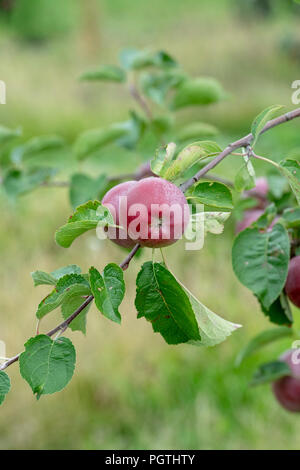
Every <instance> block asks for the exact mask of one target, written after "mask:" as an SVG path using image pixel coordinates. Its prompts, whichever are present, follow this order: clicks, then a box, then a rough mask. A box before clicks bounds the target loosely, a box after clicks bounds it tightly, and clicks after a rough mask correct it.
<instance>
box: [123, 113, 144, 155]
mask: <svg viewBox="0 0 300 470" xmlns="http://www.w3.org/2000/svg"><path fill="white" fill-rule="evenodd" d="M120 127H122V128H123V129H124V130H125V131H126V132H125V133H124V135H122V136H121V137H120V138H118V139H117V140H116V144H117V145H119V146H120V147H124V148H126V149H129V150H133V149H134V148H135V147H136V144H137V143H138V141H139V140H140V138H141V137H142V135H143V133H144V131H145V128H146V123H145V121H144V119H142V118H141V117H140V116H139V114H137V113H136V112H135V111H130V119H129V120H128V121H125V122H123V123H122V124H120Z"/></svg>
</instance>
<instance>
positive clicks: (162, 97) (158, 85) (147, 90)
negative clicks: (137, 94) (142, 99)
mask: <svg viewBox="0 0 300 470" xmlns="http://www.w3.org/2000/svg"><path fill="white" fill-rule="evenodd" d="M185 79H186V76H185V74H184V73H183V72H182V71H179V70H177V69H176V70H171V71H167V72H160V73H143V74H142V75H141V77H140V82H139V84H140V88H141V90H142V92H143V94H144V95H145V96H147V97H148V98H150V99H151V100H152V101H153V102H154V103H157V104H158V105H161V106H162V105H164V104H165V101H166V98H167V95H168V92H169V91H171V90H172V89H174V88H176V87H178V86H179V84H180V83H182V82H183V81H184V80H185Z"/></svg>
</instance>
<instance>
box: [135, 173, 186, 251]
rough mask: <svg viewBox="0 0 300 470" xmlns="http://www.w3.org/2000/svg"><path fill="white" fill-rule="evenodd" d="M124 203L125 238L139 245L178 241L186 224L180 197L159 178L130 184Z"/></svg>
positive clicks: (154, 245) (158, 244)
mask: <svg viewBox="0 0 300 470" xmlns="http://www.w3.org/2000/svg"><path fill="white" fill-rule="evenodd" d="M127 202H128V233H129V236H130V238H131V239H132V240H135V241H136V243H140V245H142V246H148V247H152V248H158V247H163V246H168V245H171V244H173V243H175V242H176V241H177V240H178V239H179V238H181V236H182V234H183V232H184V230H185V229H186V227H187V225H188V223H189V219H190V211H189V205H188V203H187V200H186V198H185V196H184V194H183V193H182V191H181V190H180V189H179V188H178V187H177V186H175V184H173V183H171V182H169V181H167V180H164V179H162V178H155V177H149V178H144V179H141V180H140V181H138V182H137V183H136V184H135V185H132V186H131V187H130V189H129V191H128V193H127Z"/></svg>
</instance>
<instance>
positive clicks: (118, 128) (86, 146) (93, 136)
mask: <svg viewBox="0 0 300 470" xmlns="http://www.w3.org/2000/svg"><path fill="white" fill-rule="evenodd" d="M126 134H128V129H127V128H126V126H124V124H123V123H119V124H114V125H112V126H110V127H107V128H104V129H91V130H88V131H85V132H83V133H82V134H80V135H79V137H78V138H77V140H76V141H75V144H74V152H75V155H76V157H77V158H78V159H79V160H83V159H85V158H87V157H89V156H91V155H92V154H93V153H95V152H97V151H98V150H100V149H101V148H103V147H104V146H105V145H108V144H111V143H113V142H116V141H117V140H118V139H120V137H122V136H124V135H126Z"/></svg>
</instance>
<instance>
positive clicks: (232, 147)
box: [180, 108, 300, 192]
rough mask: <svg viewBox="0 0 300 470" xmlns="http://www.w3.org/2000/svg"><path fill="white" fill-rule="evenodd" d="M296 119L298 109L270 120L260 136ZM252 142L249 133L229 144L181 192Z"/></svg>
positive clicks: (183, 186)
mask: <svg viewBox="0 0 300 470" xmlns="http://www.w3.org/2000/svg"><path fill="white" fill-rule="evenodd" d="M297 117H300V108H297V109H295V110H294V111H290V112H289V113H286V114H283V115H282V116H279V117H278V118H276V119H272V120H271V121H269V122H267V124H266V125H265V127H264V128H263V130H262V131H261V133H260V134H264V133H265V132H267V131H268V130H270V129H272V128H273V127H276V126H278V125H280V124H283V123H285V122H288V121H291V120H292V119H295V118H297ZM252 140H253V135H252V134H251V133H250V134H248V135H246V136H245V137H243V138H242V139H239V140H236V141H235V142H233V143H232V144H229V145H228V146H227V147H226V148H225V149H224V150H223V151H222V152H221V153H220V154H219V155H217V156H216V157H215V158H214V159H213V160H211V161H210V162H209V163H208V164H207V165H205V166H204V167H203V168H201V170H200V171H198V173H196V175H195V176H193V177H192V178H190V179H189V180H187V181H186V182H185V183H183V184H182V185H181V186H180V188H181V190H182V191H183V192H185V191H186V190H187V189H188V188H190V187H191V186H193V185H194V184H195V183H197V181H199V180H200V178H202V177H203V176H204V175H206V173H208V172H209V171H210V170H212V169H213V168H214V167H215V166H217V165H218V164H219V163H220V162H221V161H222V160H224V158H225V157H227V156H228V155H230V154H231V153H232V152H233V151H234V150H236V149H238V148H241V147H247V146H248V145H250V144H251V142H252Z"/></svg>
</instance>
